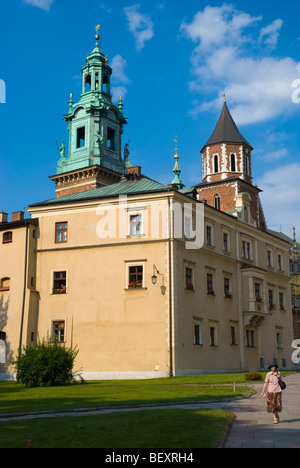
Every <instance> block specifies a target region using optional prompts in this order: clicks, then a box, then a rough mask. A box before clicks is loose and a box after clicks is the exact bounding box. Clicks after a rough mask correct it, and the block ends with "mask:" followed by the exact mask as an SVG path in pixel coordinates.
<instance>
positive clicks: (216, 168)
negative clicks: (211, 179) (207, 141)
mask: <svg viewBox="0 0 300 468" xmlns="http://www.w3.org/2000/svg"><path fill="white" fill-rule="evenodd" d="M214 166H215V172H219V156H218V155H217V154H215V156H214Z"/></svg>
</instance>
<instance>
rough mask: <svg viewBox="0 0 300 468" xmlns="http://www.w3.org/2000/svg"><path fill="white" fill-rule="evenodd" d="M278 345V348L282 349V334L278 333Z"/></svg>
mask: <svg viewBox="0 0 300 468" xmlns="http://www.w3.org/2000/svg"><path fill="white" fill-rule="evenodd" d="M276 343H277V348H279V349H280V348H282V340H281V332H280V331H277V333H276Z"/></svg>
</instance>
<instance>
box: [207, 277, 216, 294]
mask: <svg viewBox="0 0 300 468" xmlns="http://www.w3.org/2000/svg"><path fill="white" fill-rule="evenodd" d="M206 284H207V294H210V295H211V296H213V295H214V294H215V291H214V277H213V275H212V273H207V274H206Z"/></svg>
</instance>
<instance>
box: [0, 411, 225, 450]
mask: <svg viewBox="0 0 300 468" xmlns="http://www.w3.org/2000/svg"><path fill="white" fill-rule="evenodd" d="M233 419H234V415H233V414H232V413H228V412H225V411H213V410H190V409H189V410H187V409H186V410H185V409H183V410H181V409H176V410H174V409H164V410H157V409H156V410H154V409H153V410H147V411H126V412H123V413H120V412H118V413H112V414H103V415H100V416H85V417H78V416H74V417H62V418H50V419H41V420H40V419H38V420H31V421H18V422H17V421H15V422H10V423H1V422H0V448H26V447H27V441H28V437H29V436H30V437H31V447H32V448H151V449H155V448H166V447H168V448H217V447H218V446H219V444H220V443H221V442H222V440H223V437H224V434H225V432H226V430H227V428H228V426H229V424H230V423H231V422H232V421H233Z"/></svg>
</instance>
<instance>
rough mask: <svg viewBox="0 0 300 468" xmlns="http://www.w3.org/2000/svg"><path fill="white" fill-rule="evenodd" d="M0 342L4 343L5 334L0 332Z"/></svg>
mask: <svg viewBox="0 0 300 468" xmlns="http://www.w3.org/2000/svg"><path fill="white" fill-rule="evenodd" d="M0 340H2V341H6V333H5V332H4V331H0Z"/></svg>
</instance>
